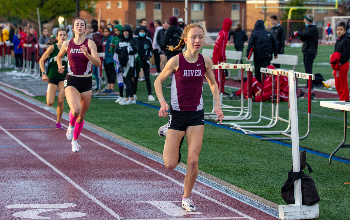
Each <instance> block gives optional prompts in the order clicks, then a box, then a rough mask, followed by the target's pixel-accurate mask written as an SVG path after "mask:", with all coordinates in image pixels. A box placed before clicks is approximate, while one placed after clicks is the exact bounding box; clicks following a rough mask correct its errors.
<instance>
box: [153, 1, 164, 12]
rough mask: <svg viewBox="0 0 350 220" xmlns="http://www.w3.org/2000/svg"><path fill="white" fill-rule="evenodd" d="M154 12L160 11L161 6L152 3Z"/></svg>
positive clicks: (157, 3)
mask: <svg viewBox="0 0 350 220" xmlns="http://www.w3.org/2000/svg"><path fill="white" fill-rule="evenodd" d="M153 10H154V11H160V10H162V4H161V3H159V2H155V3H154V8H153Z"/></svg>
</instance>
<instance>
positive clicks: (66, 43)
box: [57, 41, 69, 74]
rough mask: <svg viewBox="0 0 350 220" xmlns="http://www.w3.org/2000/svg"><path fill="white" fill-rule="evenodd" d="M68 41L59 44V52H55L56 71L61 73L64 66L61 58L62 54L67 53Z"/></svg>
mask: <svg viewBox="0 0 350 220" xmlns="http://www.w3.org/2000/svg"><path fill="white" fill-rule="evenodd" d="M68 44H69V41H65V42H63V44H62V46H61V50H60V52H59V53H58V54H57V66H58V72H59V73H61V74H63V72H64V66H62V59H63V57H64V55H65V54H66V53H67V48H68Z"/></svg>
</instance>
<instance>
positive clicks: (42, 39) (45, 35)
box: [39, 28, 50, 57]
mask: <svg viewBox="0 0 350 220" xmlns="http://www.w3.org/2000/svg"><path fill="white" fill-rule="evenodd" d="M49 40H50V38H49V31H48V30H47V28H44V29H43V32H42V35H41V36H40V37H39V44H46V43H47V42H49ZM43 54H44V48H41V47H39V55H40V57H41V56H42V55H43Z"/></svg>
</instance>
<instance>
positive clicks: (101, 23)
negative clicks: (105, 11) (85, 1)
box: [100, 20, 106, 33]
mask: <svg viewBox="0 0 350 220" xmlns="http://www.w3.org/2000/svg"><path fill="white" fill-rule="evenodd" d="M105 26H106V22H105V21H104V20H100V33H102V32H103V31H102V28H104V27H105Z"/></svg>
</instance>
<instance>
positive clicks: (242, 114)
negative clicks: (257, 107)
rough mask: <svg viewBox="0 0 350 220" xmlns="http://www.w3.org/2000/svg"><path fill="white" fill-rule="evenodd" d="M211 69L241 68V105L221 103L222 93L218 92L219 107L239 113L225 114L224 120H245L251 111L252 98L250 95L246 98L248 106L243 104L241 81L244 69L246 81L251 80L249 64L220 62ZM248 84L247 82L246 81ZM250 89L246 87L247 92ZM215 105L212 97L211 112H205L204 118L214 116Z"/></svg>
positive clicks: (248, 117)
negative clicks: (246, 72) (234, 105)
mask: <svg viewBox="0 0 350 220" xmlns="http://www.w3.org/2000/svg"><path fill="white" fill-rule="evenodd" d="M213 69H237V70H241V90H242V93H241V106H240V107H233V106H229V105H224V104H223V103H222V94H220V107H221V109H222V111H227V112H238V113H239V114H238V115H236V116H225V118H224V120H245V119H250V118H251V112H252V98H251V95H250V97H249V98H248V106H246V107H245V106H244V92H243V83H244V82H243V81H244V70H246V71H248V81H249V80H251V75H252V68H251V66H250V64H229V63H221V64H217V65H213ZM248 84H249V82H248ZM250 90H251V88H248V93H249V91H250ZM214 107H215V101H214V99H213V110H212V111H211V112H207V113H205V115H207V116H206V118H216V114H215V112H214Z"/></svg>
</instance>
